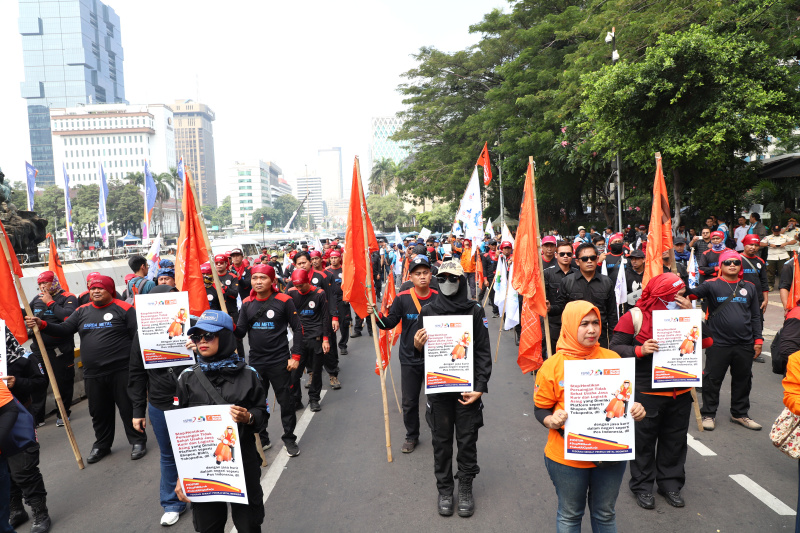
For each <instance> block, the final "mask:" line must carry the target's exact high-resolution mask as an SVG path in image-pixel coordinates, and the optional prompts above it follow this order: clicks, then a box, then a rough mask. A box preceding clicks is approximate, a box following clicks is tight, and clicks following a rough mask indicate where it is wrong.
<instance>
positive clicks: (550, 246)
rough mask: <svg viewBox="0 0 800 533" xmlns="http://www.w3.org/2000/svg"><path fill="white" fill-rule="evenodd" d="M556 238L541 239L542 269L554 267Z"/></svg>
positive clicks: (550, 236)
mask: <svg viewBox="0 0 800 533" xmlns="http://www.w3.org/2000/svg"><path fill="white" fill-rule="evenodd" d="M557 244H558V243H557V242H556V238H555V237H553V236H552V235H548V236H547V237H545V238H544V239H542V268H545V269H546V268H550V267H554V266H556V246H557Z"/></svg>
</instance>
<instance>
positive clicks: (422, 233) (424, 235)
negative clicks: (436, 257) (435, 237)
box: [417, 228, 431, 241]
mask: <svg viewBox="0 0 800 533" xmlns="http://www.w3.org/2000/svg"><path fill="white" fill-rule="evenodd" d="M430 236H431V230H429V229H428V228H422V230H421V231H420V232H419V235H417V238H418V239H422V240H423V241H427V240H428V237H430Z"/></svg>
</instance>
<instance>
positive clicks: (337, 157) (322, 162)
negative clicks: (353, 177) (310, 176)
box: [317, 147, 350, 204]
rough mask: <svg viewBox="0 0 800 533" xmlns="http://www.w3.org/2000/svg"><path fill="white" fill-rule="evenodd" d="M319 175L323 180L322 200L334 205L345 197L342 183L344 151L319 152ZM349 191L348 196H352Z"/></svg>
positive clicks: (332, 149) (323, 150) (333, 149)
mask: <svg viewBox="0 0 800 533" xmlns="http://www.w3.org/2000/svg"><path fill="white" fill-rule="evenodd" d="M317 174H318V175H319V176H320V177H321V178H322V199H323V200H325V202H328V203H330V204H332V203H333V202H335V201H336V200H341V199H342V198H344V197H345V192H344V190H343V189H344V187H343V183H342V149H341V148H339V147H334V148H326V149H321V150H317ZM349 193H350V191H347V196H348V197H349V196H350V194H349Z"/></svg>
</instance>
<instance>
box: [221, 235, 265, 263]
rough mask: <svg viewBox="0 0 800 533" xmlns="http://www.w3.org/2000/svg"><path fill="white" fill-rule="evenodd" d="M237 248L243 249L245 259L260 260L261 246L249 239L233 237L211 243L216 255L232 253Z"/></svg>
mask: <svg viewBox="0 0 800 533" xmlns="http://www.w3.org/2000/svg"><path fill="white" fill-rule="evenodd" d="M235 248H241V249H242V252H244V256H245V257H253V258H256V259H257V258H258V255H259V254H260V253H261V245H260V244H258V241H256V240H255V239H251V238H249V237H231V238H229V239H214V240H213V241H211V250H212V251H213V252H214V255H217V254H224V253H226V252H230V251H231V250H233V249H235Z"/></svg>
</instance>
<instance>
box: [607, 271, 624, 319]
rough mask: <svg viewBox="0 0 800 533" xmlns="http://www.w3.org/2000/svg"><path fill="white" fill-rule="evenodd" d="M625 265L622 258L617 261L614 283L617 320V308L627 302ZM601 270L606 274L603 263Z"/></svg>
mask: <svg viewBox="0 0 800 533" xmlns="http://www.w3.org/2000/svg"><path fill="white" fill-rule="evenodd" d="M626 263H627V260H626V259H625V258H624V257H622V258H621V259H620V260H619V268H617V281H616V282H615V283H614V299H615V300H616V301H617V318H619V307H620V306H621V305H622V304H624V303H626V302H627V301H628V277H627V276H626V275H625V264H626ZM603 269H604V270H606V272H607V271H608V270H607V269H606V265H605V261H603ZM606 275H608V274H606Z"/></svg>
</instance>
